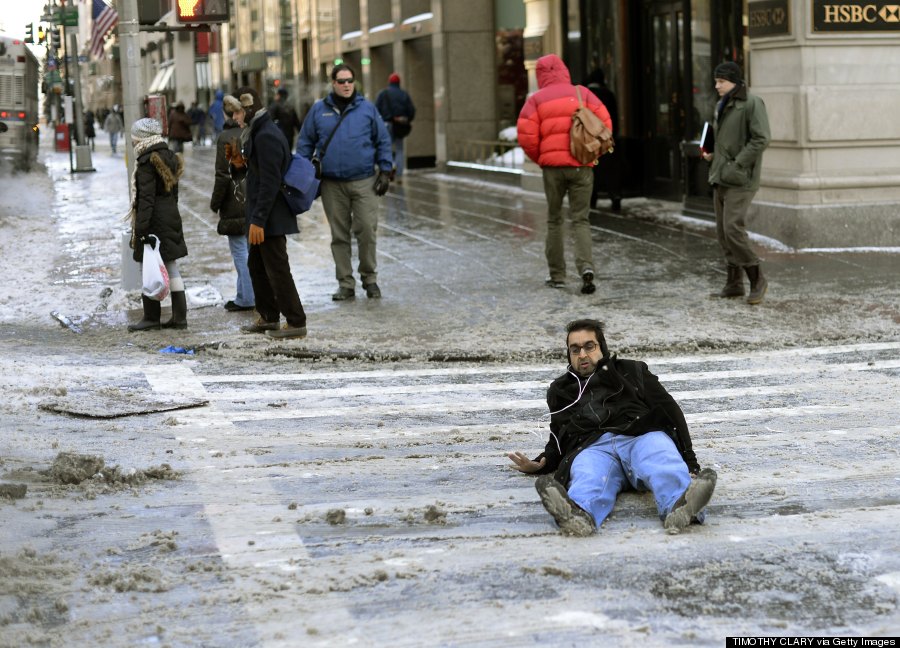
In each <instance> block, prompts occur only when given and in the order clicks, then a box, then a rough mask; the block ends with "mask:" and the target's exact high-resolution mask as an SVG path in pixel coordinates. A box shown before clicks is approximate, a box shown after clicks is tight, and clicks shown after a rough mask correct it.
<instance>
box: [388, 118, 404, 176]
mask: <svg viewBox="0 0 900 648" xmlns="http://www.w3.org/2000/svg"><path fill="white" fill-rule="evenodd" d="M385 125H386V126H387V130H388V133H390V135H391V153H393V154H394V168H395V169H397V171H396V172H395V173H394V177H395V178H399V177H400V176H402V175H403V166H404V164H403V162H404V160H403V139H404V138H402V137H394V133H393V131H394V128H393V126H394V125H393V124H391V123H390V122H387V123H386V124H385Z"/></svg>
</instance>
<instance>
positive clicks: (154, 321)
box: [128, 295, 161, 332]
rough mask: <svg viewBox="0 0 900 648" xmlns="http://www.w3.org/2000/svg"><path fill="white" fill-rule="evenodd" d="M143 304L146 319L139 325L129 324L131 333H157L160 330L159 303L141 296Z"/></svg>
mask: <svg viewBox="0 0 900 648" xmlns="http://www.w3.org/2000/svg"><path fill="white" fill-rule="evenodd" d="M141 303H142V304H143V305H144V317H143V319H141V321H140V322H138V323H137V324H129V325H128V330H129V331H132V332H134V331H155V330H159V314H160V310H161V309H160V307H159V302H158V301H156V300H155V299H150V298H149V297H147V296H146V295H141Z"/></svg>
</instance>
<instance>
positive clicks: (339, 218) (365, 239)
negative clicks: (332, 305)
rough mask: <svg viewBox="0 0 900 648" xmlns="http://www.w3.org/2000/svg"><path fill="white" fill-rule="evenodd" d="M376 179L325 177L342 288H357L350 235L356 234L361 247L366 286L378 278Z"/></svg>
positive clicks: (337, 274) (325, 197)
mask: <svg viewBox="0 0 900 648" xmlns="http://www.w3.org/2000/svg"><path fill="white" fill-rule="evenodd" d="M374 182H375V179H374V178H365V179H363V180H351V181H348V182H341V181H338V180H327V179H326V180H322V206H323V207H324V208H325V216H326V217H327V218H328V225H329V226H330V227H331V256H332V257H334V274H335V277H336V278H337V280H338V285H339V286H340V287H341V288H350V289H351V290H353V289H355V287H356V280H355V279H354V278H353V263H352V261H351V258H350V256H351V255H350V253H351V241H350V235H351V233H352V234H353V236H355V237H356V245H357V247H358V248H359V278H360V280H361V281H362V285H363V286H368V285H369V284H373V283H375V282H376V280H377V279H378V273H377V272H376V269H377V267H378V261H377V259H376V257H375V233H376V230H377V229H378V212H379V210H380V209H381V204H380V203H379V200H378V196H376V195H375V191H374V190H373V189H372V185H373V184H374Z"/></svg>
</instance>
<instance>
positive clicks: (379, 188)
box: [372, 171, 391, 196]
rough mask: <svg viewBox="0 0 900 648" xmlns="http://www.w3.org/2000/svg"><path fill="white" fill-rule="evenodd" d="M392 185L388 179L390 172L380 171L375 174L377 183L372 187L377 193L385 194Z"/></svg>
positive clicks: (379, 194)
mask: <svg viewBox="0 0 900 648" xmlns="http://www.w3.org/2000/svg"><path fill="white" fill-rule="evenodd" d="M390 186H391V181H390V180H389V179H388V174H387V173H385V172H384V171H379V172H378V175H377V176H375V184H374V185H373V186H372V188H373V189H374V190H375V195H376V196H383V195H384V194H386V193H387V191H388V188H389V187H390Z"/></svg>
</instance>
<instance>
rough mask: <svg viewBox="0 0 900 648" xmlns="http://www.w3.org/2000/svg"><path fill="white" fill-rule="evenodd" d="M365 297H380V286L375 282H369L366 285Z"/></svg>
mask: <svg viewBox="0 0 900 648" xmlns="http://www.w3.org/2000/svg"><path fill="white" fill-rule="evenodd" d="M365 288H366V297H368V298H369V299H381V288H379V287H378V284H377V283H370V284H368V285H367V286H366V287H365Z"/></svg>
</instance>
